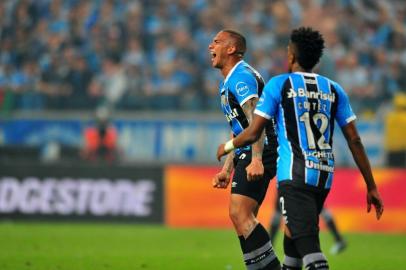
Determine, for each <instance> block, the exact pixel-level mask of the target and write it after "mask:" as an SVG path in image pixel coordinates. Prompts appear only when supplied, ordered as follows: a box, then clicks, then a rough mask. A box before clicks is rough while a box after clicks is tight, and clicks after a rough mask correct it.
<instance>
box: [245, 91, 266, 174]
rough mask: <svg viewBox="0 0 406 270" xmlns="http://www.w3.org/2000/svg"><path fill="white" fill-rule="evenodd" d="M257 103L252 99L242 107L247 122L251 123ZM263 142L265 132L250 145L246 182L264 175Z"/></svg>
mask: <svg viewBox="0 0 406 270" xmlns="http://www.w3.org/2000/svg"><path fill="white" fill-rule="evenodd" d="M257 102H258V98H257V97H253V98H251V99H249V100H247V101H246V102H245V103H244V104H243V105H242V109H243V111H244V114H245V115H246V117H247V119H248V122H249V123H251V122H252V118H253V116H254V110H255V106H256V104H257ZM264 141H265V130H263V131H262V133H261V135H260V136H259V138H258V140H257V141H256V142H254V143H253V144H252V158H251V163H250V165H248V167H247V168H246V171H247V179H248V181H252V180H260V179H261V178H262V176H263V175H264V166H263V164H262V152H263V150H264Z"/></svg>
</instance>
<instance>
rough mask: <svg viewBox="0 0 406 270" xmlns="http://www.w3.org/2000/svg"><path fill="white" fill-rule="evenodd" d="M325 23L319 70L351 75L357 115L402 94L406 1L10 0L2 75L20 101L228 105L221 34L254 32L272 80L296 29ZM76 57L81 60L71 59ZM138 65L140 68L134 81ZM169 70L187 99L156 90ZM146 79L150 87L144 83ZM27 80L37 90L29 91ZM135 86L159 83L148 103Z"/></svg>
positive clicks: (30, 104) (3, 14)
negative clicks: (216, 80) (215, 43)
mask: <svg viewBox="0 0 406 270" xmlns="http://www.w3.org/2000/svg"><path fill="white" fill-rule="evenodd" d="M219 14H222V15H221V16H220V15H219ZM227 14H232V16H231V15H227ZM320 14H324V15H326V14H327V15H328V16H323V17H325V18H327V19H325V20H323V21H322V22H320V19H319V18H321V16H319V15H320ZM330 15H331V16H330ZM315 24H317V26H318V27H319V28H320V27H321V32H322V34H323V35H324V36H325V38H326V43H327V48H328V53H327V54H326V57H325V58H326V59H322V60H321V64H320V69H319V72H320V73H322V74H324V73H325V74H326V75H328V74H329V73H332V72H334V69H335V71H336V74H337V78H336V79H337V80H340V81H342V82H343V83H344V84H345V81H347V82H348V83H347V84H348V85H344V86H345V87H347V89H348V91H349V92H350V93H349V94H350V95H351V96H352V100H353V103H354V104H353V106H354V110H355V112H356V113H357V115H359V116H360V117H362V116H363V115H364V112H368V111H369V112H370V113H374V112H377V111H378V112H379V111H380V110H379V109H380V108H384V107H386V106H388V104H390V103H391V100H392V97H393V96H395V95H396V94H397V93H399V92H404V91H406V90H405V89H406V86H405V84H406V83H405V80H404V76H401V74H402V73H403V71H404V70H405V69H406V5H404V3H403V1H402V0H393V1H378V0H360V1H345V0H340V1H331V0H321V1H320V0H301V1H299V0H289V1H282V0H276V1H266V0H258V1H254V2H253V1H248V0H225V1H209V0H174V1H166V0H156V1H146V0H141V1H116V0H106V1H98V0H89V1H76V0H67V1H61V0H48V1H34V0H4V1H0V70H1V73H3V75H2V76H3V77H4V74H5V70H7V72H8V73H9V75H8V76H9V78H17V81H16V80H14V81H13V80H3V81H2V82H1V84H2V88H3V89H9V90H8V92H7V93H8V94H7V96H8V100H13V101H12V102H11V101H10V102H9V103H8V104H9V105H8V106H9V108H10V109H11V110H13V109H16V110H19V109H25V110H27V109H28V110H30V109H37V110H38V109H91V110H92V109H94V108H95V106H96V104H95V103H96V100H97V101H99V102H101V101H104V102H107V103H109V105H110V106H113V107H115V108H116V109H128V110H132V109H135V110H143V109H149V108H150V107H151V106H157V107H158V108H161V109H164V110H165V109H170V110H173V109H182V110H212V109H213V110H217V107H218V104H216V103H215V102H216V99H214V98H213V95H216V93H214V92H213V90H212V88H213V87H212V85H211V83H210V82H205V81H204V78H205V77H206V74H208V73H210V71H209V70H210V64H209V62H208V60H207V57H206V55H205V54H202V53H201V52H202V51H205V50H206V48H205V46H206V45H205V44H208V43H209V42H210V40H211V37H212V36H213V35H215V33H217V32H218V31H219V30H220V29H223V28H230V27H231V28H234V29H240V30H241V31H242V32H245V33H251V34H250V36H249V37H248V39H249V40H250V43H249V44H248V46H249V47H250V48H252V50H251V53H250V54H248V55H247V56H246V58H247V60H248V61H250V62H251V63H252V65H253V66H256V67H258V69H259V70H260V71H261V72H262V74H263V76H264V78H265V79H269V78H270V77H271V76H273V75H274V74H278V73H280V72H284V71H285V70H283V69H284V68H285V67H286V63H285V62H284V60H283V59H284V55H282V54H283V51H284V49H285V48H284V47H285V45H284V44H286V40H287V38H288V36H289V32H290V30H291V29H292V28H294V27H297V26H299V25H307V26H315ZM349 26H350V27H349ZM68 52H69V53H68ZM70 52H74V53H70ZM66 53H68V54H66ZM112 55H114V58H115V59H120V60H119V61H117V60H114V59H112ZM70 56H72V57H71V59H70V60H73V59H77V60H78V61H79V62H80V63H79V64H78V65H77V66H76V65H75V64H72V63H69V59H66V58H67V57H70ZM140 56H141V57H140ZM134 57H135V58H134ZM127 58H129V59H127ZM327 58H329V59H327ZM134 61H136V62H137V63H136V64H135V62H134ZM27 63H28V64H27ZM129 63H131V64H129ZM30 65H31V67H30V68H28V66H30ZM32 65H35V66H36V67H32ZM55 65H56V66H55ZM79 66H80V67H79ZM50 67H52V68H50ZM326 67H333V69H331V70H330V69H326ZM27 69H32V70H33V71H34V70H35V72H34V73H37V72H38V73H39V74H40V75H39V77H40V80H39V82H38V84H35V83H34V82H33V81H30V80H28V81H25V83H22V81H21V80H23V79H22V78H25V77H24V76H25V75H24V76H22V74H25V73H26V72H27ZM113 69H114V70H115V71H114V72H113V73H114V74H115V76H113V77H114V78H115V83H113V85H116V87H117V85H118V84H119V83H117V82H118V81H121V86H120V87H119V89H120V90H107V89H108V87H107V85H105V84H103V83H101V81H105V79H106V78H109V79H110V78H112V77H111V76H112V73H109V72H110V71H111V72H112V70H113ZM108 70H109V71H108ZM138 72H139V73H138ZM107 73H109V74H107ZM135 73H138V74H137V75H136V76H135V77H136V79H135V80H134V81H132V82H131V83H130V82H128V80H129V79H131V78H129V77H132V76H134V75H135ZM79 74H80V75H79ZM129 74H131V76H129ZM32 75H35V74H32ZM51 75H52V76H51ZM54 75H55V78H53V76H54ZM330 76H331V74H330ZM119 77H120V79H117V78H119ZM163 77H165V79H163ZM208 77H209V78H210V76H208ZM77 78H80V79H79V82H75V80H77ZM89 78H90V81H91V83H88V82H87V81H88V80H89ZM101 78H104V79H101ZM125 78H126V79H125ZM169 78H170V79H169ZM24 80H25V79H24ZM24 80H23V81H24ZM162 80H164V81H168V80H169V81H171V83H170V85H171V87H170V88H171V90H170V91H169V92H171V97H170V98H169V99H172V100H175V101H176V102H175V101H174V102H168V100H167V99H165V98H156V97H158V96H159V93H161V92H162V93H168V89H161V87H160V86H159V85H160V83H158V82H160V81H162ZM125 81H127V83H124V82H125ZM141 81H142V83H143V84H144V85H146V86H145V87H141V88H139V87H140V84H139V83H138V82H141ZM96 82H97V83H96ZM378 82H379V83H378ZM21 84H25V85H27V84H31V86H30V87H28V88H31V89H36V90H35V91H25V90H24V91H22V88H21ZM97 84H98V85H99V86H97V87H96V85H97ZM101 85H103V87H102V86H101ZM134 87H135V88H139V89H133V88H134ZM348 87H350V88H348ZM23 88H24V87H23ZM25 88H26V87H25ZM37 88H38V89H37ZM214 88H216V87H214ZM10 89H13V90H10ZM102 89H103V90H102ZM152 89H154V90H152ZM16 91H17V92H16ZM3 92H4V91H3ZM33 93H35V95H33ZM85 93H86V94H85ZM134 93H143V94H144V95H145V96H147V95H148V94H151V93H153V94H151V95H150V98H148V97H145V98H138V100H139V101H140V102H127V101H128V100H127V99H126V100H125V101H124V98H123V97H128V95H130V96H131V98H130V100H131V99H132V98H135V97H136V96H139V95H138V94H137V95H133V94H134ZM89 95H90V96H89ZM26 96H28V98H26ZM34 96H35V98H34ZM140 96H142V95H140ZM33 99H34V100H37V101H35V102H34V101H32V100H33ZM41 99H42V100H43V101H41V102H39V100H41ZM22 100H24V102H22ZM27 100H31V101H27ZM65 100H69V102H65ZM141 100H142V101H141ZM357 100H358V102H357ZM361 101H362V102H361ZM141 104H143V106H141ZM371 107H373V108H374V110H373V112H371V111H370V108H371Z"/></svg>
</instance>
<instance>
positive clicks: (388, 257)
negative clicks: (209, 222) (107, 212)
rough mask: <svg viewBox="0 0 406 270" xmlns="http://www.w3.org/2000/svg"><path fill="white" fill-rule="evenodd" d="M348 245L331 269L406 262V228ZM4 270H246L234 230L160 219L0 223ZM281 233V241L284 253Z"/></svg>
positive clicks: (382, 267)
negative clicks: (172, 224) (166, 223)
mask: <svg viewBox="0 0 406 270" xmlns="http://www.w3.org/2000/svg"><path fill="white" fill-rule="evenodd" d="M345 237H346V239H347V241H348V244H349V245H348V248H347V249H346V250H345V251H344V252H343V253H342V254H339V255H330V254H328V250H329V248H330V246H331V244H332V239H331V236H330V235H329V234H328V233H322V248H323V250H324V251H325V253H326V255H327V256H328V259H329V263H330V268H331V269H338V270H339V269H347V270H348V269H351V270H367V269H368V270H391V269H393V270H395V269H396V270H398V269H405V265H406V256H405V254H406V234H396V235H395V234H346V235H345ZM0 239H1V240H0V269H1V270H135V269H142V270H150V269H151V270H152V269H154V270H161V269H162V270H166V269H174V270H183V269H188V270H199V269H202V270H203V269H205V270H211V269H213V270H230V269H233V270H237V269H238V270H239V269H241V270H243V269H245V268H244V266H243V264H242V258H241V254H240V250H239V244H238V239H237V238H236V237H235V236H234V233H233V231H232V230H217V229H213V230H203V229H168V228H165V227H162V226H155V225H151V226H148V225H129V224H98V223H85V224H83V223H22V222H17V223H9V222H3V223H0ZM281 242H282V239H281V237H279V238H278V239H277V243H276V251H277V255H278V256H279V258H281V259H282V258H283V254H282V243H281Z"/></svg>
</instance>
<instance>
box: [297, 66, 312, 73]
mask: <svg viewBox="0 0 406 270" xmlns="http://www.w3.org/2000/svg"><path fill="white" fill-rule="evenodd" d="M292 72H305V73H313V70H312V69H305V68H302V67H301V66H300V65H298V64H294V65H293V67H292Z"/></svg>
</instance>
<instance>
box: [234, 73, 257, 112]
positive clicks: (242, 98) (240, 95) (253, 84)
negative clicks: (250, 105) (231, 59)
mask: <svg viewBox="0 0 406 270" xmlns="http://www.w3.org/2000/svg"><path fill="white" fill-rule="evenodd" d="M230 91H231V92H232V93H233V94H234V96H235V97H236V98H237V100H238V103H239V104H240V106H242V105H243V104H244V103H245V102H247V101H248V100H250V99H251V98H253V97H258V83H257V80H256V79H255V78H254V77H253V76H252V75H249V74H244V73H243V74H239V75H238V76H236V78H234V79H233V80H232V81H230Z"/></svg>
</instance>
